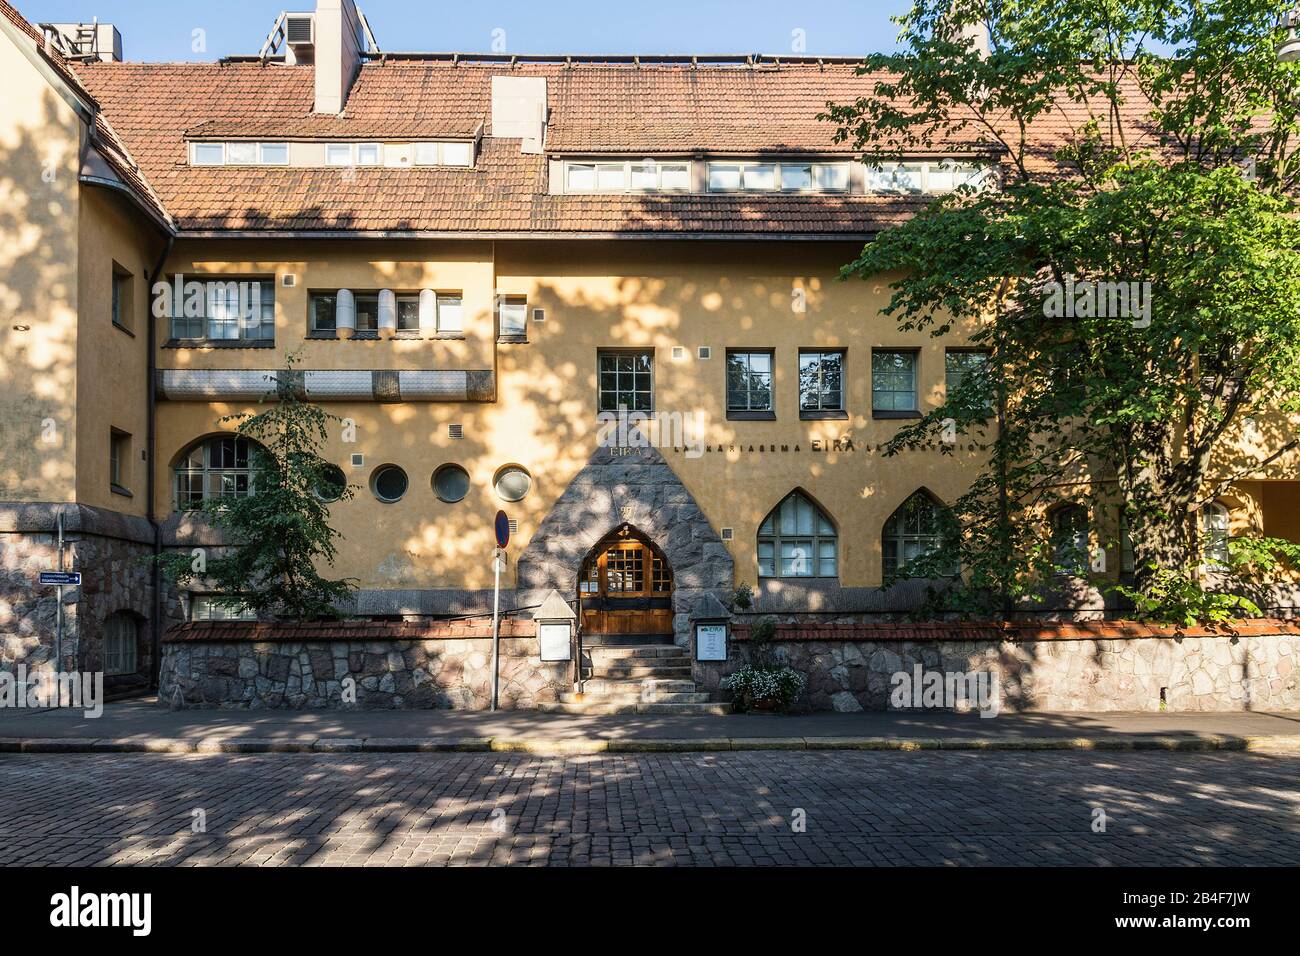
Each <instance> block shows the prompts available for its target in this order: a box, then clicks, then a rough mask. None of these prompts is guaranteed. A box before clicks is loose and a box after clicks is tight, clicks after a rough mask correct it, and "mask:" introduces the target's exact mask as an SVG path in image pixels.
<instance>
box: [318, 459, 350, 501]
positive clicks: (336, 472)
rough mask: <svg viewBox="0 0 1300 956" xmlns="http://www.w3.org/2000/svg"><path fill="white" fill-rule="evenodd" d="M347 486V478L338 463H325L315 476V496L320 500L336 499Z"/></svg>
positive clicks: (340, 496)
mask: <svg viewBox="0 0 1300 956" xmlns="http://www.w3.org/2000/svg"><path fill="white" fill-rule="evenodd" d="M347 487H348V480H347V478H346V477H344V475H343V469H342V468H340V467H339V466H338V465H326V466H325V467H324V468H322V469H321V470H320V474H319V475H317V477H316V497H317V498H319V499H320V500H321V501H338V500H339V499H340V498H342V497H343V492H344V491H346V490H347Z"/></svg>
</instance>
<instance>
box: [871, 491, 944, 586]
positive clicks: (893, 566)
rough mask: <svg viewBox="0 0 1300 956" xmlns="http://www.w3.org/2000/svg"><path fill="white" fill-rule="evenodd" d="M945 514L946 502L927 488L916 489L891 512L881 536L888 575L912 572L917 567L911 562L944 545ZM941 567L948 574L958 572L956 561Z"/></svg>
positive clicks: (886, 575) (886, 574) (894, 575)
mask: <svg viewBox="0 0 1300 956" xmlns="http://www.w3.org/2000/svg"><path fill="white" fill-rule="evenodd" d="M942 516H943V505H941V504H940V503H939V502H938V501H936V500H935V499H934V498H932V497H931V496H930V495H929V494H928V493H926V492H924V491H918V492H915V493H914V494H913V495H912V496H911V497H910V498H908V499H907V500H906V501H904V502H903V503H902V504H901V505H899V506H898V510H897V511H895V512H894V513H893V514H892V515H890V516H889V520H887V521H886V522H885V526H884V528H883V529H882V531H881V536H880V545H881V548H880V550H881V556H882V557H883V559H884V571H885V577H886V578H887V579H888V578H900V577H901V578H905V577H909V576H912V573H911V572H912V571H913V570H915V567H914V566H913V568H912V569H909V567H908V566H909V565H911V564H912V563H913V562H914V561H916V560H917V559H918V558H921V557H923V556H925V555H929V554H933V553H935V552H936V551H938V550H939V549H940V548H942V547H943V529H942V525H941V519H942ZM939 570H940V573H942V574H943V575H945V576H951V575H954V574H956V573H957V567H956V564H955V562H948V563H946V564H945V565H944V567H943V568H941V569H939Z"/></svg>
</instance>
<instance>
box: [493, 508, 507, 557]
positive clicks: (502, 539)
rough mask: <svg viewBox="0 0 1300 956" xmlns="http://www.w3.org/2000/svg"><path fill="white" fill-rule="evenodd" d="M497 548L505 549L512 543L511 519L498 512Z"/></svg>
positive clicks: (502, 512)
mask: <svg viewBox="0 0 1300 956" xmlns="http://www.w3.org/2000/svg"><path fill="white" fill-rule="evenodd" d="M496 532H497V547H498V548H504V547H505V546H506V545H508V544H509V543H510V519H509V518H507V517H506V513H505V512H504V511H498V512H497V520H496Z"/></svg>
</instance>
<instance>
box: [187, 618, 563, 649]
mask: <svg viewBox="0 0 1300 956" xmlns="http://www.w3.org/2000/svg"><path fill="white" fill-rule="evenodd" d="M491 636H492V619H491V618H486V619H483V618H470V619H464V620H456V621H320V622H315V623H311V624H298V623H293V624H277V623H274V622H270V621H189V622H186V623H184V624H178V625H177V626H176V627H173V628H172V629H171V630H169V631H168V632H167V633H166V634H165V635H164V636H163V642H164V643H167V644H181V643H196V642H223V643H239V644H248V643H252V644H284V643H299V644H301V643H305V642H312V641H352V642H356V641H444V640H459V639H466V638H483V637H487V638H490V637H491ZM501 636H502V637H536V636H537V625H536V624H534V623H533V622H532V621H522V620H519V619H517V618H502V619H501Z"/></svg>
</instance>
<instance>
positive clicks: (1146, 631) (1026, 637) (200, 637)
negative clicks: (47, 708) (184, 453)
mask: <svg viewBox="0 0 1300 956" xmlns="http://www.w3.org/2000/svg"><path fill="white" fill-rule="evenodd" d="M752 626H753V625H752V624H733V625H732V629H731V635H732V637H733V638H734V639H735V640H737V641H747V640H749V631H750V628H751V627H752ZM1233 632H1235V633H1236V635H1237V636H1240V637H1274V636H1279V635H1284V634H1300V621H1286V620H1275V619H1271V618H1261V619H1251V620H1242V621H1236V622H1234V624H1233V626H1232V630H1231V631H1228V630H1226V629H1220V630H1214V629H1210V628H1204V627H1188V628H1183V629H1182V630H1179V629H1177V628H1174V627H1162V626H1159V625H1154V624H1143V623H1141V622H1139V621H1078V622H1073V623H1051V622H1043V621H1015V622H1005V621H987V622H976V623H972V622H956V621H953V622H943V621H936V622H931V623H904V622H898V623H890V622H871V623H867V622H853V621H837V622H833V623H820V624H818V623H806V622H779V623H777V625H776V634H775V635H774V637H773V640H776V641H787V642H803V641H850V642H858V641H880V642H887V641H998V642H1001V641H1010V642H1013V643H1014V642H1021V641H1096V640H1106V641H1109V640H1132V639H1139V638H1151V637H1163V638H1172V637H1229V636H1232V634H1233ZM536 635H537V625H536V624H535V623H534V622H533V621H525V620H520V619H518V618H502V620H501V636H502V637H511V638H515V637H536ZM491 636H492V620H491V618H466V619H461V620H454V621H321V622H317V623H312V624H296V623H295V624H276V623H273V622H268V621H190V622H187V623H185V624H179V625H177V626H176V627H173V628H172V629H171V630H169V631H168V632H167V633H166V635H164V637H163V641H164V642H165V643H169V644H178V643H194V642H233V643H255V644H273V643H304V642H311V641H445V640H462V639H471V638H490V637H491Z"/></svg>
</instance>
